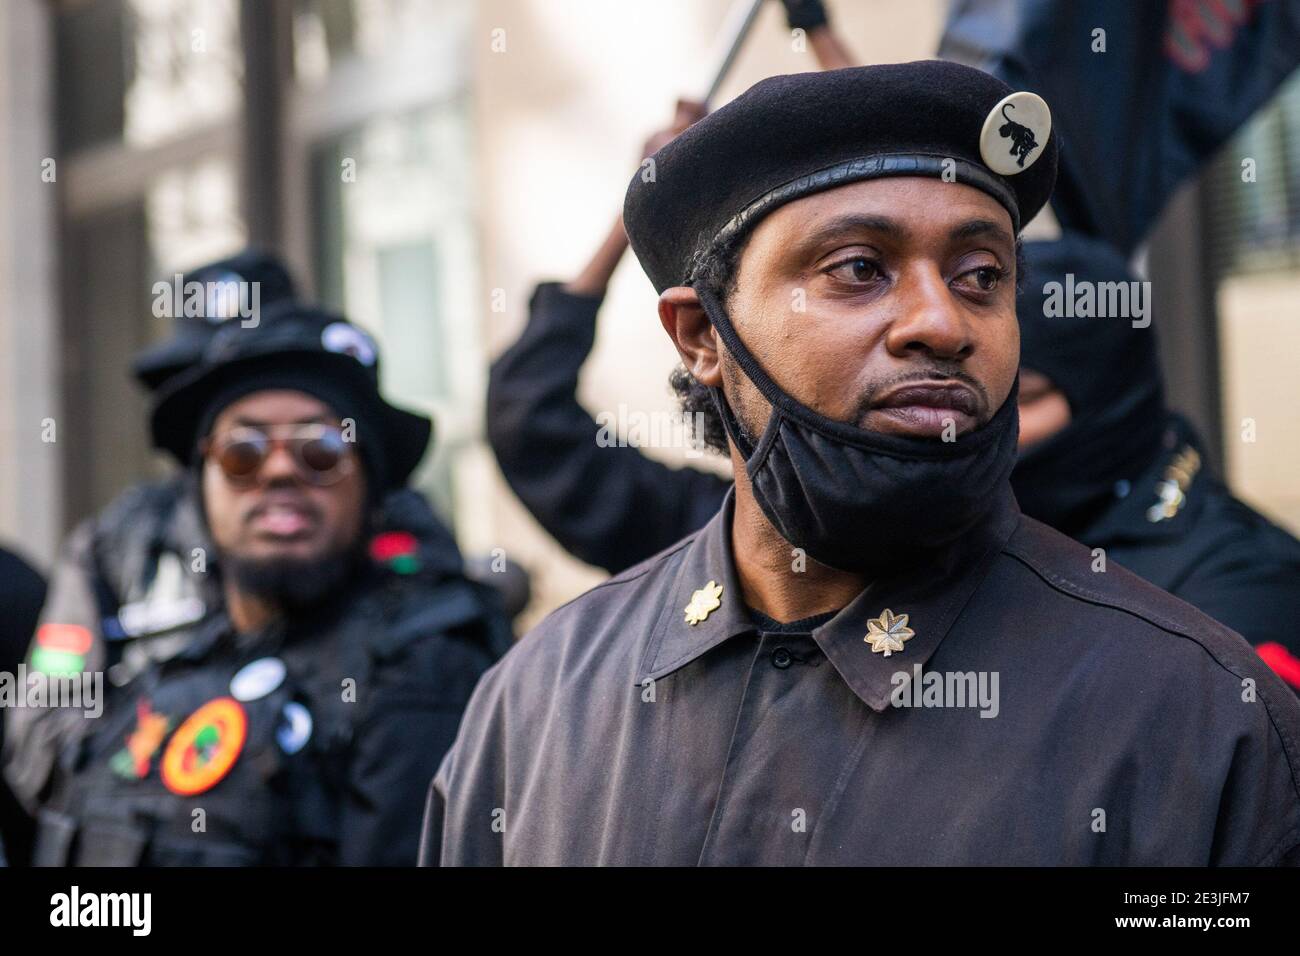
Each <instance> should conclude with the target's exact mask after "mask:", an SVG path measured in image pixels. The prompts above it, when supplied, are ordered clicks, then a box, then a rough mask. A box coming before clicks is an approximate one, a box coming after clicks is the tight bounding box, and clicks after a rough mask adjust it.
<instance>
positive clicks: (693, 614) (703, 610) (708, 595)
mask: <svg viewBox="0 0 1300 956" xmlns="http://www.w3.org/2000/svg"><path fill="white" fill-rule="evenodd" d="M720 607H722V585H721V584H718V583H717V582H716V581H710V582H709V583H708V584H706V585H704V587H702V588H700V589H699V590H698V591H696V592H695V593H694V594H692V595H691V603H690V604H688V605H686V623H687V624H689V625H691V626H692V627H694V626H695V625H696V624H699V623H700V621H703V620H704V619H705V618H707V617H708V616H709V615H710V614H712V613H713V612H714V611H716V610H717V609H718V608H720Z"/></svg>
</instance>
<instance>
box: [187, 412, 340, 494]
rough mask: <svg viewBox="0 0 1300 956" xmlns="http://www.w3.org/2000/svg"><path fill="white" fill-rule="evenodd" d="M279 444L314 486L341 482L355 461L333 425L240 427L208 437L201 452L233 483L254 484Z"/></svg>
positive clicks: (301, 475)
mask: <svg viewBox="0 0 1300 956" xmlns="http://www.w3.org/2000/svg"><path fill="white" fill-rule="evenodd" d="M277 447H283V448H285V449H286V450H287V451H288V452H289V457H290V458H291V459H292V460H293V464H294V470H295V471H296V472H297V473H298V475H299V477H301V478H302V479H303V480H304V481H306V482H308V483H309V484H313V485H318V486H325V485H332V484H334V483H335V482H338V481H341V480H342V479H343V478H345V477H347V476H348V475H349V474H350V473H351V472H352V468H353V466H354V464H355V459H354V458H353V453H352V448H353V446H352V443H351V442H349V441H347V440H346V439H345V438H344V437H343V431H342V430H341V429H339V428H336V427H334V426H333V425H318V424H311V425H271V426H263V427H257V428H254V427H252V426H240V427H238V428H232V429H230V430H229V431H228V432H224V433H223V434H221V435H218V436H216V437H215V438H205V439H204V440H203V442H202V444H201V445H200V446H199V451H200V452H201V453H202V454H203V457H204V458H207V459H208V460H209V461H212V462H215V463H216V465H217V467H219V468H220V469H221V473H222V474H223V475H225V476H226V479H227V480H228V481H229V482H230V483H231V484H234V485H253V484H256V483H257V476H258V473H259V472H260V471H261V470H262V466H263V465H264V464H266V460H267V459H268V458H270V457H271V452H272V451H274V450H275V449H276V448H277Z"/></svg>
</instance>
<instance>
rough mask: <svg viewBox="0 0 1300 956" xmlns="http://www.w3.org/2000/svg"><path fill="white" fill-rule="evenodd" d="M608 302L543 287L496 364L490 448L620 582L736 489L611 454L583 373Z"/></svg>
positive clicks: (637, 457) (536, 502) (546, 524)
mask: <svg viewBox="0 0 1300 956" xmlns="http://www.w3.org/2000/svg"><path fill="white" fill-rule="evenodd" d="M600 303H601V300H600V299H599V298H596V297H593V296H579V295H573V294H571V293H569V292H566V291H565V290H564V288H563V287H562V286H560V285H557V284H555V283H551V282H546V283H542V284H541V285H539V286H538V287H537V289H536V291H535V292H534V293H533V298H532V301H531V303H530V309H529V317H528V326H527V327H526V328H525V329H524V332H523V334H522V335H521V336H520V337H519V339H518V341H516V342H515V343H514V344H513V345H512V346H511V347H510V348H508V349H506V351H505V352H503V353H502V354H501V356H500V357H499V358H498V359H497V360H496V361H495V362H494V363H493V364H492V371H491V373H490V375H489V378H488V393H487V429H488V440H489V441H490V442H491V444H492V450H493V452H495V453H496V457H497V464H499V465H500V466H501V471H502V473H503V474H504V475H505V477H506V481H507V482H509V484H510V487H511V488H512V489H513V490H514V493H515V494H516V495H518V496H519V500H520V501H522V502H523V503H524V506H525V507H527V508H528V510H529V512H530V513H531V514H532V516H533V517H534V518H536V519H537V521H538V523H539V524H540V525H541V526H542V527H543V528H545V529H546V531H547V532H548V533H549V534H550V535H551V536H552V537H553V538H555V540H556V541H558V542H559V543H560V545H561V546H562V547H563V548H564V549H565V550H566V551H568V552H569V553H570V554H573V555H574V556H575V557H577V558H579V559H580V560H582V561H586V562H587V563H588V564H594V565H597V566H598V567H602V568H604V569H605V570H607V571H610V572H612V573H615V574H617V573H618V572H619V571H622V570H624V569H625V568H628V567H631V566H632V565H633V564H636V563H637V562H639V561H642V560H644V559H645V558H647V557H649V556H650V555H652V554H655V553H657V552H658V551H661V550H663V549H664V548H666V547H668V546H669V545H670V544H672V543H673V542H675V541H678V540H679V539H680V538H681V537H682V536H683V535H685V534H689V533H690V532H692V531H695V530H696V529H697V528H699V527H700V526H701V525H703V524H704V522H706V521H708V520H709V517H710V516H711V515H712V514H713V513H714V512H715V511H717V509H718V505H719V504H720V503H721V501H722V496H723V495H724V494H726V491H727V488H728V487H729V486H730V484H731V483H730V482H729V481H726V480H725V479H723V478H720V477H718V476H717V475H715V474H712V473H710V472H706V471H700V470H698V469H695V468H671V467H669V466H668V465H665V464H663V463H662V462H658V461H655V460H654V459H652V458H647V457H646V456H645V455H643V454H642V453H641V450H640V449H639V448H636V447H632V446H627V445H624V446H618V445H613V446H609V445H606V446H601V445H600V444H598V443H597V441H596V438H597V435H598V433H599V432H600V426H599V425H598V424H597V423H596V421H595V419H593V418H592V417H591V413H590V412H588V411H587V410H586V409H585V408H583V407H582V405H581V404H580V403H579V402H578V396H577V392H578V374H579V372H580V371H581V370H582V364H583V362H585V361H586V360H587V356H588V355H589V354H590V353H591V347H592V343H593V342H594V341H595V337H596V312H597V310H598V309H599V308H600Z"/></svg>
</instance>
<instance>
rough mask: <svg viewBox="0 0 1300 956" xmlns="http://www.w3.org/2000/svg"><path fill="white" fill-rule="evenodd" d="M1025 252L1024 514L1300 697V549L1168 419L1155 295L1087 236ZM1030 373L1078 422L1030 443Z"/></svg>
mask: <svg viewBox="0 0 1300 956" xmlns="http://www.w3.org/2000/svg"><path fill="white" fill-rule="evenodd" d="M1024 249H1025V258H1026V261H1027V266H1028V277H1027V279H1026V281H1025V282H1024V284H1023V285H1022V287H1021V289H1020V293H1019V297H1018V302H1017V306H1016V312H1017V315H1018V316H1019V319H1020V333H1021V345H1020V364H1021V369H1022V396H1021V418H1022V443H1021V450H1020V459H1019V462H1018V463H1017V465H1016V468H1015V471H1014V472H1013V473H1012V476H1011V483H1012V486H1013V488H1014V489H1015V492H1016V498H1017V499H1018V500H1019V502H1020V507H1021V509H1022V510H1023V511H1024V512H1025V514H1028V515H1030V516H1032V517H1034V518H1037V519H1038V520H1040V521H1043V522H1045V523H1047V524H1050V525H1051V526H1052V527H1054V528H1056V529H1057V530H1059V531H1063V532H1065V533H1066V534H1068V535H1070V536H1071V537H1072V538H1075V539H1077V540H1078V541H1081V542H1082V543H1083V544H1085V545H1087V546H1088V547H1090V548H1094V549H1097V548H1099V549H1102V551H1104V552H1105V560H1106V561H1114V562H1117V563H1119V564H1122V565H1123V566H1124V567H1126V568H1128V569H1129V570H1131V571H1135V572H1136V573H1138V574H1139V575H1141V576H1142V577H1144V578H1146V579H1147V580H1148V581H1151V582H1152V583H1154V584H1157V585H1159V586H1160V587H1162V588H1164V589H1165V590H1167V591H1169V592H1171V593H1172V594H1174V595H1176V596H1178V597H1180V598H1182V599H1183V600H1185V601H1187V602H1188V603H1190V604H1193V605H1195V606H1196V607H1198V608H1200V609H1201V610H1202V611H1204V612H1205V613H1206V614H1209V615H1210V616H1211V617H1213V618H1216V619H1217V620H1219V621H1221V622H1223V623H1224V624H1226V625H1228V627H1230V628H1232V629H1233V630H1235V631H1237V632H1238V633H1240V634H1242V635H1243V636H1244V637H1246V639H1247V640H1249V641H1250V642H1251V643H1252V644H1254V645H1255V646H1256V647H1257V648H1258V649H1259V651H1260V654H1261V655H1262V656H1263V657H1264V658H1265V660H1267V661H1268V662H1269V664H1271V665H1272V666H1273V669H1274V670H1276V671H1277V672H1278V673H1279V674H1280V675H1281V676H1282V677H1283V678H1284V679H1285V680H1287V681H1288V682H1289V683H1290V684H1291V685H1292V687H1293V688H1300V640H1298V639H1297V637H1296V628H1295V622H1296V620H1298V619H1300V541H1297V540H1296V539H1295V538H1293V537H1292V536H1291V535H1289V534H1287V533H1286V532H1285V531H1283V530H1282V529H1280V528H1278V527H1276V526H1275V525H1273V524H1271V523H1270V522H1269V521H1268V520H1266V519H1265V518H1264V517H1262V516H1261V515H1259V514H1258V513H1257V512H1255V511H1253V510H1252V509H1251V508H1249V507H1247V506H1246V505H1245V504H1244V503H1242V502H1241V501H1239V500H1238V499H1237V498H1234V497H1233V496H1232V494H1231V493H1230V492H1229V491H1228V489H1227V488H1225V487H1224V486H1223V484H1222V483H1221V482H1220V481H1219V480H1218V478H1216V477H1215V476H1214V475H1213V474H1212V473H1211V472H1210V470H1209V467H1208V462H1207V461H1206V460H1205V451H1204V446H1203V444H1202V442H1201V439H1200V437H1199V436H1198V435H1197V433H1196V431H1195V429H1194V428H1193V427H1192V425H1191V424H1190V423H1189V422H1188V421H1187V420H1186V419H1185V418H1183V416H1181V415H1179V414H1178V413H1177V412H1174V411H1171V410H1170V409H1168V408H1167V407H1166V405H1165V401H1164V392H1163V388H1162V383H1161V375H1160V364H1159V361H1158V358H1157V345H1156V333H1155V323H1153V322H1152V313H1151V303H1150V295H1149V291H1148V290H1149V287H1146V286H1144V285H1142V284H1141V283H1138V282H1137V281H1136V277H1135V276H1134V275H1133V274H1132V273H1131V272H1130V271H1129V269H1128V266H1127V264H1126V263H1125V261H1124V257H1123V256H1122V255H1121V254H1120V253H1119V252H1118V251H1116V250H1115V249H1114V248H1112V247H1111V246H1109V245H1107V244H1105V243H1103V242H1100V241H1098V240H1094V239H1091V238H1088V237H1085V236H1082V235H1079V234H1077V233H1066V235H1065V236H1064V237H1063V238H1062V239H1060V240H1059V241H1055V242H1031V243H1026V244H1025V247H1024ZM1138 296H1140V298H1138ZM1125 301H1127V302H1128V308H1127V309H1123V310H1122V311H1123V312H1124V314H1122V315H1115V314H1113V311H1114V306H1115V305H1116V304H1117V303H1118V304H1121V305H1122V303H1123V302H1125ZM1029 372H1036V373H1039V374H1040V375H1041V376H1044V377H1045V378H1046V379H1047V380H1048V381H1049V382H1050V386H1051V388H1050V390H1048V391H1047V392H1046V393H1045V394H1044V395H1043V396H1042V397H1041V398H1039V399H1037V400H1038V401H1053V400H1055V401H1059V400H1060V399H1061V398H1063V399H1064V402H1065V403H1066V404H1068V407H1069V413H1068V423H1067V424H1065V426H1064V427H1063V428H1060V429H1059V430H1058V431H1056V432H1055V433H1054V434H1051V435H1050V436H1048V437H1044V438H1042V439H1041V440H1038V441H1028V442H1027V441H1026V440H1025V435H1024V432H1025V431H1027V430H1028V427H1027V425H1026V424H1025V423H1026V422H1027V421H1028V420H1029V416H1030V415H1031V414H1032V413H1033V412H1032V409H1033V403H1034V401H1035V399H1033V398H1029V397H1028V396H1027V395H1026V394H1025V391H1024V380H1025V378H1026V377H1028V373H1029Z"/></svg>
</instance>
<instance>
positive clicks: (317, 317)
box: [150, 300, 433, 490]
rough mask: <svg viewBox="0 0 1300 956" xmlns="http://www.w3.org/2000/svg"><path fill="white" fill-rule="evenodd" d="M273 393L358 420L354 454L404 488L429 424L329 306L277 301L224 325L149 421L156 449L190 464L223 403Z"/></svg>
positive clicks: (170, 386) (385, 480) (379, 479)
mask: <svg viewBox="0 0 1300 956" xmlns="http://www.w3.org/2000/svg"><path fill="white" fill-rule="evenodd" d="M271 389H292V390H295V391H301V392H306V393H308V394H310V395H315V396H316V397H317V398H319V399H321V400H322V401H324V402H325V403H326V404H328V405H329V406H330V407H331V408H333V409H334V411H335V412H336V413H337V414H338V415H339V416H340V417H341V418H352V419H354V420H355V421H356V422H357V430H358V438H359V441H358V450H359V451H360V452H361V455H362V458H363V460H364V461H365V462H366V465H367V468H368V470H369V472H370V475H371V479H372V482H373V483H374V484H376V485H378V486H379V490H387V489H389V488H398V487H401V486H402V485H404V484H405V483H406V480H407V479H408V478H409V477H410V475H411V472H412V471H414V470H415V466H416V465H418V464H419V462H420V459H421V457H423V455H424V452H425V449H426V448H427V447H428V445H429V440H430V437H431V435H432V429H433V423H432V422H431V421H430V420H429V419H428V418H427V417H425V416H423V415H418V414H415V413H414V412H408V411H405V410H404V409H400V408H397V407H395V406H393V405H390V404H389V403H388V402H386V401H385V400H384V399H383V397H382V396H381V395H380V392H379V353H378V349H377V348H376V346H375V343H374V340H373V339H371V337H370V336H369V335H368V334H366V332H365V331H363V330H362V329H360V328H359V327H357V326H355V325H353V324H352V323H350V322H348V321H347V320H345V319H344V318H342V317H341V316H338V315H335V314H333V313H331V312H326V311H323V310H320V309H315V308H312V307H310V306H306V305H303V304H301V303H298V302H295V301H292V300H281V301H280V302H278V303H276V304H275V305H273V306H272V307H270V308H269V309H266V310H264V311H263V314H262V315H261V317H260V321H259V323H258V324H257V325H256V326H252V327H248V328H245V327H243V326H242V325H241V323H240V322H238V321H230V322H227V323H224V324H223V325H222V326H221V328H220V329H219V330H218V331H217V332H216V334H215V335H214V336H213V337H212V341H211V342H210V343H209V345H208V348H207V350H206V351H205V352H204V353H203V357H202V359H201V360H200V361H199V363H198V364H197V365H196V366H195V367H193V368H191V369H190V370H189V371H187V372H183V373H181V374H180V375H178V376H176V377H174V378H173V379H172V380H170V381H169V382H167V384H166V385H165V386H164V387H163V389H162V390H161V392H159V394H158V396H157V398H156V400H155V402H154V406H153V410H152V415H151V417H150V427H151V431H152V436H153V442H154V446H155V447H157V448H159V449H162V450H164V451H168V452H170V453H171V454H172V455H173V456H174V457H175V458H176V459H177V461H179V462H181V463H182V464H190V463H191V462H192V460H193V457H194V455H195V452H196V448H197V445H198V441H199V439H200V438H201V437H203V433H204V432H205V431H206V429H207V428H209V427H211V425H212V421H213V419H215V417H216V416H217V414H219V413H220V412H221V410H222V409H223V408H225V407H227V406H229V405H231V404H232V403H234V402H235V401H237V400H238V399H239V398H241V397H243V396H245V395H249V394H252V393H253V392H260V391H267V390H271Z"/></svg>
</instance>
